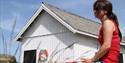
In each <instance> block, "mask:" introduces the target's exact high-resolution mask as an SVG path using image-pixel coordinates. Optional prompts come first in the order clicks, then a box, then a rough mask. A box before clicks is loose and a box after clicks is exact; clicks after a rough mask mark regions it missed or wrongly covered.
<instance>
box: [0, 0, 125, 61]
mask: <svg viewBox="0 0 125 63" xmlns="http://www.w3.org/2000/svg"><path fill="white" fill-rule="evenodd" d="M42 1H44V2H47V3H49V4H52V5H55V6H57V7H59V8H61V9H64V10H66V11H69V12H72V13H75V14H77V15H80V16H83V17H86V18H89V19H92V20H94V21H97V22H99V21H98V20H97V19H96V18H95V17H94V14H93V9H92V6H93V3H94V1H95V0H0V31H3V33H4V36H5V39H6V42H7V43H8V47H11V51H10V54H12V55H13V54H14V52H15V50H16V48H17V47H18V45H20V44H21V43H19V42H16V41H13V42H11V46H10V45H9V37H10V32H11V29H12V24H13V22H14V20H15V18H16V17H17V25H16V29H15V33H14V36H15V35H16V34H17V33H18V32H19V31H20V30H21V29H22V27H23V26H24V25H25V24H26V23H27V21H28V20H29V19H30V17H31V16H32V15H33V14H34V12H35V11H36V10H37V9H38V8H39V7H40V5H41V2H42ZM111 2H112V4H113V7H114V9H113V10H114V12H115V13H116V15H117V17H118V19H119V23H120V29H121V31H122V34H123V36H125V25H124V24H125V17H124V16H125V8H124V7H125V4H124V2H125V0H111ZM0 34H1V33H0ZM2 44H3V42H2V38H1V35H0V53H4V48H3V45H2ZM7 49H8V50H10V48H7ZM19 54H20V48H19V50H18V53H17V54H16V58H17V60H19Z"/></svg>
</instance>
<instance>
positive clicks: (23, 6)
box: [10, 1, 39, 11]
mask: <svg viewBox="0 0 125 63" xmlns="http://www.w3.org/2000/svg"><path fill="white" fill-rule="evenodd" d="M10 4H12V5H13V6H14V7H16V8H17V9H19V11H28V10H32V9H36V8H38V7H39V5H38V4H28V3H20V2H15V1H11V2H10Z"/></svg>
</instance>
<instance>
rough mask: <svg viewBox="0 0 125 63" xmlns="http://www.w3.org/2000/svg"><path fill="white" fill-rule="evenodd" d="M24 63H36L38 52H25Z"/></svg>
mask: <svg viewBox="0 0 125 63" xmlns="http://www.w3.org/2000/svg"><path fill="white" fill-rule="evenodd" d="M23 63H36V50H28V51H24V61H23Z"/></svg>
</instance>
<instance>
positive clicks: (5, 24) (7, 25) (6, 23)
mask: <svg viewBox="0 0 125 63" xmlns="http://www.w3.org/2000/svg"><path fill="white" fill-rule="evenodd" d="M10 16H11V18H6V19H2V21H1V26H0V27H1V28H2V29H3V30H7V31H11V30H12V26H13V24H14V20H15V19H17V23H18V19H20V14H19V13H16V12H13V13H12V15H10ZM16 26H17V25H16ZM18 31H19V28H17V27H16V28H15V31H14V32H18Z"/></svg>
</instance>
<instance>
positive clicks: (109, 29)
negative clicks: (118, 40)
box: [92, 20, 115, 61]
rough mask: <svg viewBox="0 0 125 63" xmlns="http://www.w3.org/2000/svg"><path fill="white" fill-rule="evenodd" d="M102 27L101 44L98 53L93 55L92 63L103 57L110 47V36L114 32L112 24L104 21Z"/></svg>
mask: <svg viewBox="0 0 125 63" xmlns="http://www.w3.org/2000/svg"><path fill="white" fill-rule="evenodd" d="M102 27H103V40H104V42H103V44H102V46H101V48H100V49H99V51H98V52H97V53H96V54H95V56H94V57H93V58H92V61H96V60H98V59H100V58H101V57H103V56H104V55H105V54H106V53H107V52H108V51H109V48H110V47H111V41H112V35H113V31H114V30H115V27H114V24H113V22H112V21H110V20H106V21H104V22H103V24H102Z"/></svg>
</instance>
